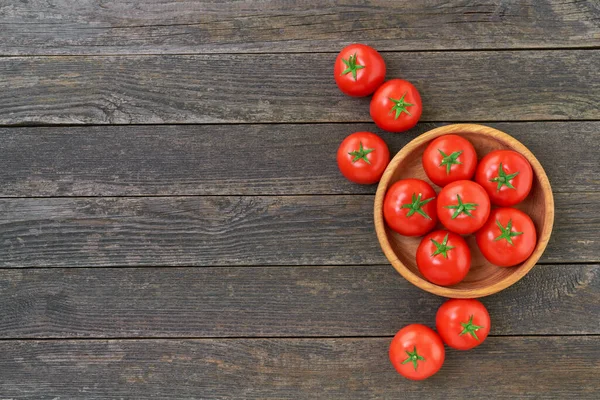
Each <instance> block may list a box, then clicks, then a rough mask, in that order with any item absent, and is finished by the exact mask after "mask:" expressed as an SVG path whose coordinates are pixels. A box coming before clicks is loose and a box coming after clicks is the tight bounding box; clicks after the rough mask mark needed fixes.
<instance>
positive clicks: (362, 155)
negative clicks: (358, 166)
mask: <svg viewBox="0 0 600 400" xmlns="http://www.w3.org/2000/svg"><path fill="white" fill-rule="evenodd" d="M359 144H360V147H359V149H358V150H354V151H351V152H349V153H348V154H350V155H351V156H353V157H354V158H353V159H352V163H355V162H357V161H358V160H363V161H364V162H366V163H367V164H371V161H369V159H368V158H367V154H369V153H372V152H373V151H375V149H365V148H364V147H363V144H362V142H359Z"/></svg>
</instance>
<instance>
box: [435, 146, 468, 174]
mask: <svg viewBox="0 0 600 400" xmlns="http://www.w3.org/2000/svg"><path fill="white" fill-rule="evenodd" d="M438 151H439V152H440V154H441V155H442V162H441V163H440V167H443V166H444V165H445V166H446V175H450V168H452V166H453V165H458V164H462V163H461V162H460V161H458V156H460V155H461V154H462V153H463V152H462V150H461V151H455V152H453V153H452V154H450V155H448V154H446V153H444V152H443V151H442V150H440V149H438Z"/></svg>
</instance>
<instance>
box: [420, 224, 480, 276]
mask: <svg viewBox="0 0 600 400" xmlns="http://www.w3.org/2000/svg"><path fill="white" fill-rule="evenodd" d="M417 266H418V267H419V271H421V274H423V276H424V277H425V279H427V280H428V281H429V282H431V283H435V284H436V285H441V286H450V285H455V284H457V283H458V282H460V281H462V280H463V279H464V278H465V276H467V273H468V272H469V268H471V251H470V250H469V246H468V245H467V242H465V239H463V238H462V237H461V236H460V235H457V234H456V233H452V232H448V231H435V232H431V233H430V234H429V235H427V236H425V237H424V238H423V240H421V244H420V245H419V247H418V248H417Z"/></svg>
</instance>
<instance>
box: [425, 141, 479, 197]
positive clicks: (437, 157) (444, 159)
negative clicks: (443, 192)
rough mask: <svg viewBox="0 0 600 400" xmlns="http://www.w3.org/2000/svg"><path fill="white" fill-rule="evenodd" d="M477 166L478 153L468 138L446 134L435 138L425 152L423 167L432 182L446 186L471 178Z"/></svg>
mask: <svg viewBox="0 0 600 400" xmlns="http://www.w3.org/2000/svg"><path fill="white" fill-rule="evenodd" d="M476 166H477V153H475V148H474V147H473V145H472V144H471V142H469V141H468V140H467V139H465V138H463V137H460V136H458V135H444V136H440V137H438V138H436V139H434V140H433V141H432V142H431V143H429V146H427V148H426V149H425V152H424V153H423V168H424V169H425V173H426V174H427V177H428V178H429V179H431V182H433V183H435V184H436V185H438V186H442V187H444V186H446V185H447V184H449V183H450V182H454V181H460V180H464V179H467V180H469V179H471V178H472V177H473V174H474V173H475V167H476Z"/></svg>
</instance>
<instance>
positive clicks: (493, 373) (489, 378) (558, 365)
mask: <svg viewBox="0 0 600 400" xmlns="http://www.w3.org/2000/svg"><path fill="white" fill-rule="evenodd" d="M390 341H391V338H371V339H365V338H361V339H258V340H152V341H146V340H141V341H138V340H126V341H123V340H108V341H106V340H102V341H3V342H0V352H1V353H2V358H1V359H0V391H1V392H2V395H3V396H4V397H8V398H12V397H14V398H19V399H29V398H36V399H37V398H57V397H58V398H82V397H85V398H86V399H115V398H145V399H149V398H152V399H155V398H156V399H197V398H203V399H206V398H210V399H230V398H244V399H261V400H265V399H294V400H298V399H311V400H312V399H361V400H364V399H393V398H398V393H401V394H402V398H403V399H423V398H427V399H444V400H448V399H461V400H462V399H464V398H465V394H468V397H469V398H480V397H484V398H488V399H514V398H519V399H557V398H575V399H597V395H598V392H599V391H600V384H599V382H600V381H599V380H598V379H597V378H598V374H599V373H600V366H599V365H598V359H599V358H600V337H597V336H587V337H514V338H506V337H505V338H497V337H490V338H488V339H487V341H486V342H485V343H484V344H483V345H482V346H480V347H478V348H476V349H474V350H471V351H468V352H458V351H448V352H447V355H446V361H445V363H444V366H443V367H442V369H441V370H440V371H439V372H438V373H437V374H436V375H434V376H433V377H431V378H430V379H428V380H426V381H423V382H419V383H415V382H412V381H408V380H406V379H404V378H402V377H401V376H399V375H397V373H396V372H395V371H394V369H393V368H392V366H391V364H390V362H389V360H388V347H389V343H390Z"/></svg>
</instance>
